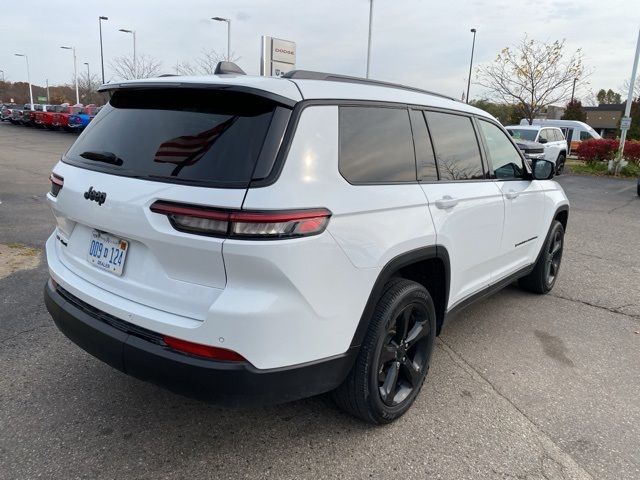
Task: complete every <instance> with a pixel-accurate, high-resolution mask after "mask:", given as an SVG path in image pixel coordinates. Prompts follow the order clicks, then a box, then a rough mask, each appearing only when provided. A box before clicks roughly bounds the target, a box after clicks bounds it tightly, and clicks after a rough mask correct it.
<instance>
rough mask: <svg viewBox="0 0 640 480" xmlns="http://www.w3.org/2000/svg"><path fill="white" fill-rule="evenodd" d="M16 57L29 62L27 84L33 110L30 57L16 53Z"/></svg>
mask: <svg viewBox="0 0 640 480" xmlns="http://www.w3.org/2000/svg"><path fill="white" fill-rule="evenodd" d="M14 55H15V56H16V57H24V59H25V60H26V61H27V82H29V99H30V100H31V108H33V90H32V89H31V78H30V75H29V57H27V56H26V55H25V54H24V53H14Z"/></svg>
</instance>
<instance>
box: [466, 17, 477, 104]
mask: <svg viewBox="0 0 640 480" xmlns="http://www.w3.org/2000/svg"><path fill="white" fill-rule="evenodd" d="M471 33H473V43H472V44H471V62H470V63H469V78H468V79H467V100H466V102H467V103H469V89H470V88H471V70H472V69H473V51H474V50H475V48H476V29H475V28H472V29H471Z"/></svg>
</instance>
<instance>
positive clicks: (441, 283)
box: [351, 245, 451, 347]
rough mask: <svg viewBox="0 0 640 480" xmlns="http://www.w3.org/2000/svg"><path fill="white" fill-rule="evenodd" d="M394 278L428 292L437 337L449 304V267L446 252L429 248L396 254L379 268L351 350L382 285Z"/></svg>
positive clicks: (364, 328) (359, 340)
mask: <svg viewBox="0 0 640 480" xmlns="http://www.w3.org/2000/svg"><path fill="white" fill-rule="evenodd" d="M394 277H401V278H405V279H407V280H413V281H415V282H417V283H420V284H421V285H423V286H424V287H425V288H426V289H427V290H428V291H429V294H430V295H431V298H432V299H433V302H434V305H435V307H436V326H437V330H436V335H439V334H440V330H441V328H442V324H443V322H444V317H445V313H446V311H447V304H448V302H449V284H450V278H451V267H450V262H449V253H448V252H447V249H446V248H445V247H443V246H441V245H432V246H428V247H422V248H418V249H415V250H411V251H409V252H405V253H403V254H401V255H398V256H397V257H394V258H393V259H391V260H390V261H389V262H388V263H387V264H386V265H385V266H384V267H383V268H382V270H381V271H380V273H379V274H378V278H377V279H376V281H375V283H374V284H373V288H372V289H371V293H370V294H369V299H368V300H367V303H366V305H365V307H364V310H363V312H362V315H361V316H360V321H359V322H358V327H357V328H356V332H355V334H354V335H353V339H352V341H351V346H352V347H354V346H356V347H357V346H360V344H361V343H362V340H363V339H364V336H365V334H366V333H367V329H368V328H369V321H370V319H371V316H372V315H373V311H374V310H375V307H376V304H377V303H378V299H379V298H380V297H381V296H382V294H383V293H384V287H385V285H386V284H387V283H388V282H389V280H391V279H393V278H394Z"/></svg>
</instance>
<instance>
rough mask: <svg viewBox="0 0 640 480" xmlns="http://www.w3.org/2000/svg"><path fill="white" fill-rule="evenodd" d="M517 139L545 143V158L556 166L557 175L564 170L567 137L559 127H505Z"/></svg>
mask: <svg viewBox="0 0 640 480" xmlns="http://www.w3.org/2000/svg"><path fill="white" fill-rule="evenodd" d="M505 128H506V129H507V131H508V132H509V133H510V134H511V136H512V137H513V138H515V139H516V140H518V139H522V140H529V141H531V142H538V143H541V144H543V145H544V158H546V159H547V160H549V161H550V162H553V163H554V164H555V166H556V175H560V174H561V173H562V172H563V170H564V164H565V162H566V160H567V146H568V144H567V139H566V138H564V134H563V133H562V130H560V129H559V128H558V127H545V126H543V125H509V126H507V127H505Z"/></svg>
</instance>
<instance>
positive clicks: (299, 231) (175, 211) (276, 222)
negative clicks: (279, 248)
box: [151, 201, 331, 240]
mask: <svg viewBox="0 0 640 480" xmlns="http://www.w3.org/2000/svg"><path fill="white" fill-rule="evenodd" d="M151 211H152V212H155V213H160V214H163V215H166V216H167V217H169V221H170V222H171V225H173V228H175V229H176V230H180V231H182V232H188V233H196V234H199V235H210V236H214V237H230V238H245V239H258V240H268V239H273V240H277V239H283V238H298V237H307V236H311V235H318V234H319V233H322V232H323V231H324V230H325V228H326V227H327V224H328V223H329V218H330V217H331V212H330V211H329V210H327V209H326V208H314V209H308V210H283V211H269V210H264V211H259V210H253V211H247V210H222V209H217V208H207V207H200V206H197V205H184V204H178V203H172V202H164V201H157V202H155V203H154V204H153V205H151Z"/></svg>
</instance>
